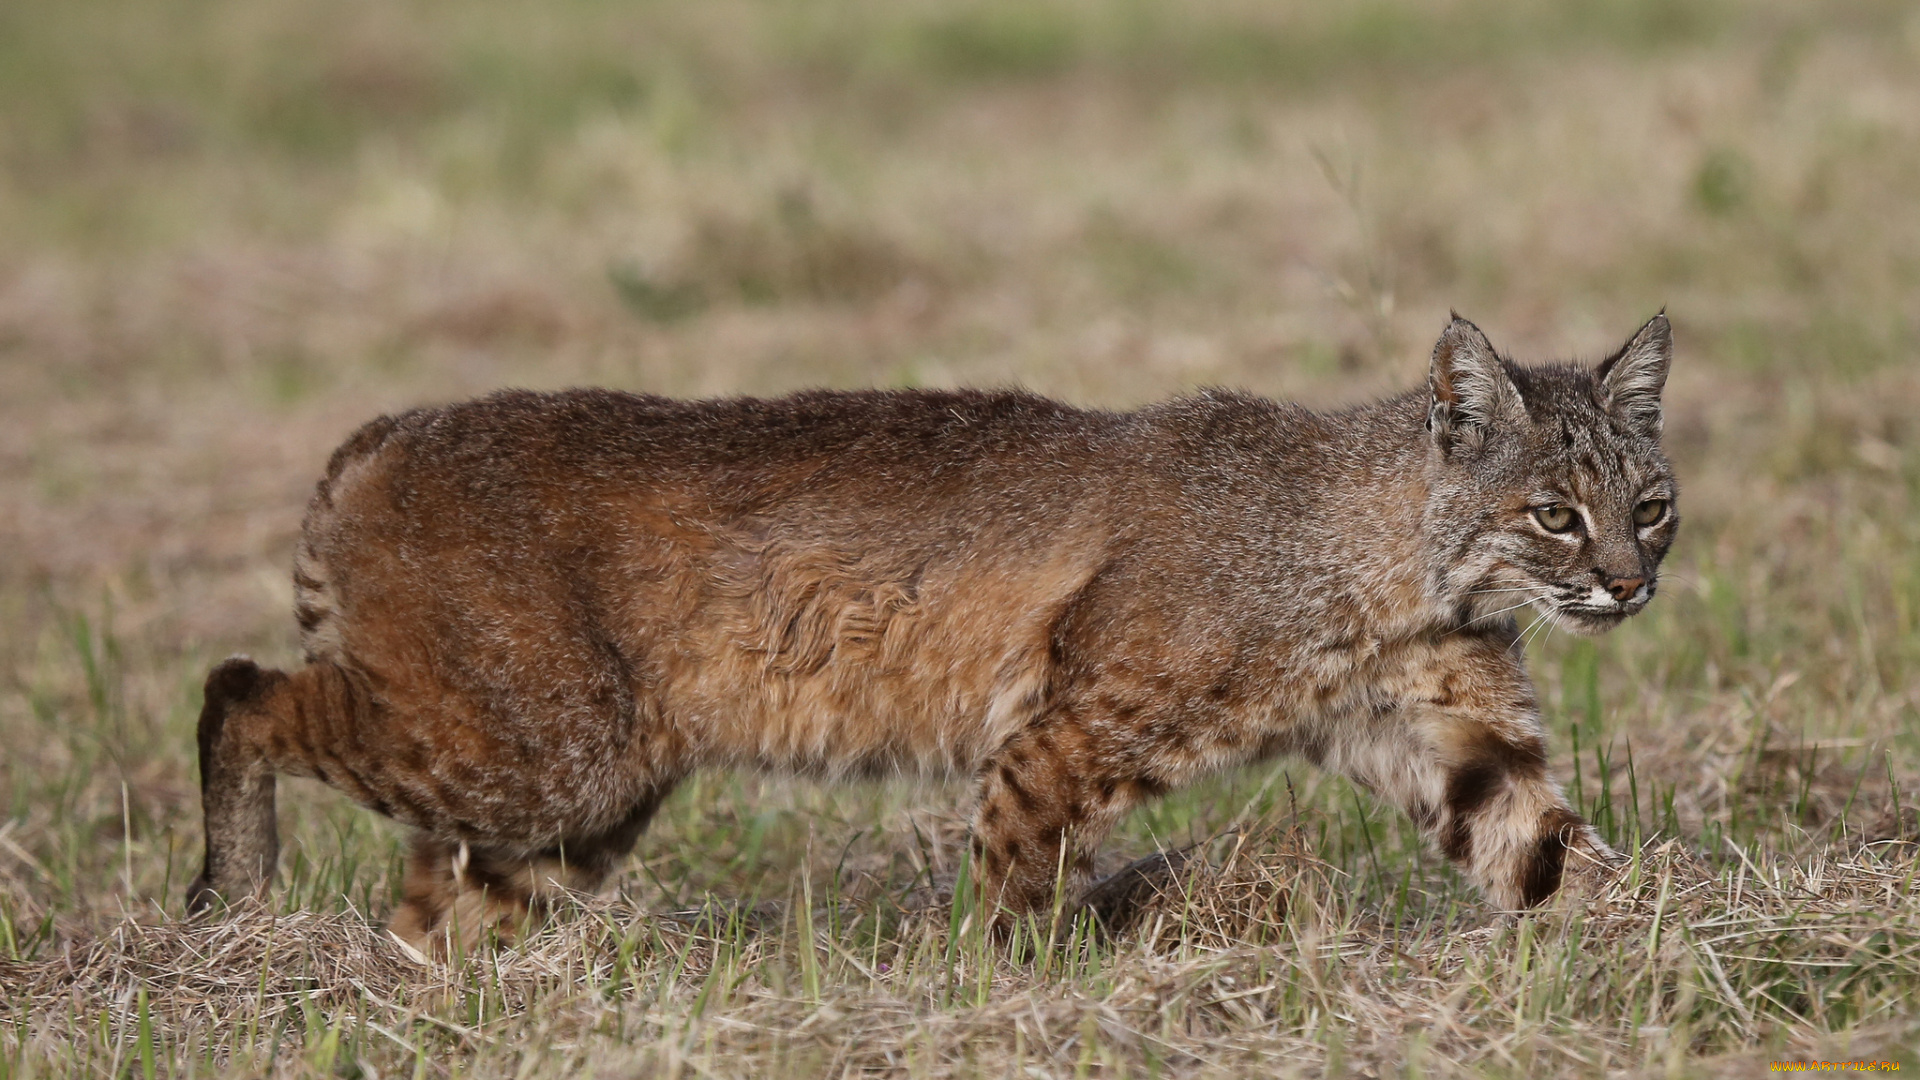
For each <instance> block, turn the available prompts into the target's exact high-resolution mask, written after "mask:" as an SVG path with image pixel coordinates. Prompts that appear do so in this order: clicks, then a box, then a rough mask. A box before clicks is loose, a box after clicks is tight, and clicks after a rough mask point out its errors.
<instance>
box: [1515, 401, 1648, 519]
mask: <svg viewBox="0 0 1920 1080" xmlns="http://www.w3.org/2000/svg"><path fill="white" fill-rule="evenodd" d="M1551 426H1552V428H1553V429H1554V430H1553V431H1552V432H1551V433H1550V439H1549V441H1550V442H1551V443H1552V444H1553V449H1551V450H1547V451H1545V452H1542V453H1541V454H1539V456H1538V458H1537V459H1536V460H1537V461H1538V462H1539V465H1538V467H1537V469H1536V473H1535V477H1536V479H1537V480H1541V481H1546V485H1545V486H1548V487H1550V488H1557V489H1558V490H1559V491H1560V493H1561V494H1563V495H1564V497H1565V498H1567V499H1568V500H1569V501H1572V502H1577V503H1580V504H1582V505H1587V506H1595V505H1599V504H1603V503H1621V502H1626V503H1631V502H1635V501H1638V500H1639V499H1640V498H1641V497H1642V495H1643V494H1644V493H1646V492H1647V491H1648V490H1649V489H1651V488H1653V487H1655V486H1657V485H1659V484H1660V483H1661V482H1663V481H1664V480H1666V478H1667V475H1668V472H1669V470H1668V469H1667V468H1666V463H1665V461H1664V459H1663V458H1662V457H1661V456H1660V452H1659V449H1658V448H1657V447H1654V446H1652V445H1649V444H1647V443H1646V442H1645V440H1644V439H1641V438H1638V437H1636V436H1634V435H1633V434H1632V433H1631V432H1627V431H1624V430H1622V429H1621V425H1620V424H1619V423H1618V422H1617V421H1615V420H1613V419H1612V418H1611V417H1608V416H1605V415H1604V414H1597V415H1595V414H1590V415H1586V416H1580V415H1572V416H1565V415H1563V416H1558V417H1555V418H1554V419H1553V422H1552V425H1551Z"/></svg>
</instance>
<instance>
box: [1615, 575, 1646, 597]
mask: <svg viewBox="0 0 1920 1080" xmlns="http://www.w3.org/2000/svg"><path fill="white" fill-rule="evenodd" d="M1646 583H1647V579H1646V578H1643V577H1623V578H1609V579H1607V591H1608V592H1610V593H1612V594H1613V598H1614V600H1615V601H1617V602H1619V603H1622V604H1624V603H1626V602H1627V601H1629V600H1631V599H1633V594H1634V593H1637V592H1639V591H1640V586H1642V585H1645V584H1646Z"/></svg>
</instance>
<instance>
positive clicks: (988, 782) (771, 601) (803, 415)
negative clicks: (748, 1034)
mask: <svg viewBox="0 0 1920 1080" xmlns="http://www.w3.org/2000/svg"><path fill="white" fill-rule="evenodd" d="M1671 352H1672V344H1671V337H1670V334H1669V330H1668V326H1667V321H1666V318H1665V316H1664V315H1662V316H1657V317H1655V318H1654V319H1653V320H1652V321H1651V322H1649V323H1647V325H1646V326H1645V327H1643V328H1641V330H1640V331H1639V332H1638V333H1637V334H1636V335H1635V336H1634V337H1633V339H1632V340H1631V341H1629V342H1628V343H1627V344H1626V345H1625V346H1624V347H1622V349H1621V350H1620V351H1619V352H1618V353H1616V354H1615V355H1614V356H1613V357H1612V358H1610V359H1608V360H1607V361H1606V362H1605V363H1603V364H1601V365H1600V366H1599V368H1598V369H1597V370H1590V369H1587V368H1584V367H1578V366H1566V365H1561V366H1545V367H1531V368H1523V367H1518V366H1516V365H1514V364H1512V363H1511V362H1509V361H1507V360H1505V359H1503V358H1501V357H1498V356H1496V355H1495V353H1494V351H1493V349H1492V347H1491V346H1490V345H1488V343H1487V341H1486V338H1485V337H1484V336H1482V335H1481V333H1480V332H1479V330H1477V329H1476V328H1474V327H1473V326H1472V324H1470V323H1467V322H1466V321H1464V320H1460V319H1457V318H1456V319H1455V321H1454V322H1453V323H1452V324H1451V325H1449V326H1448V327H1447V330H1446V332H1445V333H1444V334H1443V335H1442V336H1441V338H1440V341H1439V343H1438V345H1437V346H1436V347H1435V349H1434V353H1433V358H1432V363H1431V367H1430V374H1429V379H1428V386H1427V388H1426V389H1425V390H1424V391H1422V392H1417V393H1412V394H1406V395H1403V396H1400V397H1396V398H1393V399H1391V400H1388V401H1385V402H1381V403H1379V404H1375V405H1371V406H1366V407H1363V408H1358V409H1353V410H1350V411H1347V412H1342V413H1336V414H1330V415H1322V414H1316V413H1312V412H1308V411H1307V410H1305V409H1302V408H1299V407H1297V406H1293V405H1286V404H1276V403H1274V402H1271V401H1266V400H1262V399H1259V398H1255V397H1250V396H1246V395H1242V394H1237V393H1228V392H1221V391H1209V392H1204V393H1201V394H1198V395H1196V396H1193V397H1187V398H1180V399H1176V400H1173V401H1169V402H1165V403H1162V404H1158V405H1153V406H1149V407H1147V408H1144V409H1141V410H1139V411H1136V412H1129V413H1113V412H1101V411H1092V410H1083V409H1075V408H1070V407H1068V406H1065V405H1062V404H1059V403H1056V402H1053V401H1050V400H1047V399H1045V398H1041V397H1037V396H1034V395H1031V394H1025V393H1017V392H1007V391H996V392H986V391H867V392H857V393H835V392H824V391H816V392H810V393H804V394H798V395H795V396H793V397H788V398H782V399H778V400H755V399H749V398H739V399H729V400H721V401H705V402H680V401H670V400H666V399H662V398H656V397H642V396H634V395H629V394H622V393H615V392H611V391H604V390H577V391H570V392H566V393H559V394H536V393H528V392H506V393H500V394H496V395H494V396H492V397H488V398H484V399H481V400H478V401H473V402H468V403H465V404H460V405H453V406H448V407H446V408H439V409H420V410H416V411H413V412H408V413H404V414H402V415H399V416H394V417H382V418H380V419H378V420H375V421H373V422H372V423H370V424H368V425H366V426H365V427H364V428H362V429H361V430H360V431H358V432H357V433H355V434H354V435H353V436H352V437H351V438H350V439H348V440H347V442H346V443H345V444H344V445H342V446H341V447H340V449H339V450H337V451H335V453H334V455H333V458H332V460H331V461H330V462H329V463H328V465H327V470H326V475H325V477H324V478H323V479H322V480H321V481H320V483H319V485H318V488H317V490H316V491H315V492H314V496H313V499H312V502H311V503H310V504H309V506H308V509H307V516H306V521H305V524H304V526H303V530H302V534H301V538H300V542H299V547H298V550H297V554H296V558H295V563H294V582H295V585H296V588H297V604H296V607H295V616H296V618H297V619H298V621H299V625H300V630H301V634H302V642H303V645H304V647H305V650H306V656H307V662H306V666H304V667H303V668H301V669H300V670H298V671H294V672H291V673H282V672H277V671H267V670H263V669H261V668H259V667H258V666H256V665H255V664H253V663H252V662H251V661H249V660H246V659H244V658H235V659H232V660H228V661H226V662H225V663H222V664H221V665H219V666H218V667H216V668H214V670H213V672H212V674H210V675H209V676H208V679H207V690H206V703H205V706H204V710H203V712H202V714H201V718H200V755H201V770H202V782H203V799H204V804H205V811H206V828H207V861H206V869H205V871H204V873H203V874H202V875H201V877H200V879H199V880H198V881H196V882H195V883H194V885H193V887H192V889H191V891H190V893H189V904H190V906H191V907H193V908H194V909H196V910H198V909H201V908H204V907H206V906H207V905H209V904H210V903H212V902H213V901H214V900H215V899H216V898H218V897H221V896H226V897H232V896H235V895H237V894H241V893H245V892H248V891H251V890H258V889H263V888H264V887H265V886H266V884H267V883H268V881H269V880H270V879H271V877H272V875H273V872H274V862H275V858H276V855H277V850H278V843H277V839H276V836H275V831H274V797H273V791H274V776H275V774H276V773H282V772H284V773H291V774H295V775H302V776H312V777H317V778H319V779H320V780H323V781H325V782H326V783H329V784H331V785H333V786H334V787H337V788H339V789H340V790H341V791H344V792H346V793H347V794H348V795H349V796H351V797H352V798H354V799H355V800H357V801H358V802H360V803H362V804H364V805H366V806H369V807H371V808H373V809H374V810H377V811H379V812H380V813H382V814H386V815H388V816H390V817H393V818H396V819H398V820H400V821H402V822H405V823H407V824H408V825H411V826H413V827H414V828H415V830H417V832H416V839H415V840H414V847H413V853H412V858H411V863H410V867H409V871H408V876H407V883H406V899H405V903H404V905H403V906H402V908H401V910H400V911H399V913H398V914H397V915H396V916H395V919H394V929H395V931H396V932H397V933H399V934H400V935H401V936H402V937H404V938H406V939H408V940H409V941H411V942H413V943H414V944H415V945H416V946H418V947H421V948H427V947H429V946H430V945H431V944H432V943H436V942H437V943H439V944H441V945H442V946H444V944H445V942H446V937H445V935H446V934H447V933H448V932H449V931H450V930H451V929H452V928H453V927H455V926H457V927H458V930H459V933H460V935H461V936H462V937H464V938H466V939H467V940H469V941H471V940H473V939H475V938H477V936H478V935H479V933H480V932H481V931H482V930H484V929H485V928H486V927H487V926H489V925H493V924H511V923H513V922H515V921H516V920H517V919H518V917H519V916H521V915H523V914H524V913H526V911H527V910H528V909H529V906H530V905H538V904H539V903H541V902H542V900H543V897H545V896H547V895H549V894H550V893H551V892H552V890H554V889H555V888H556V887H565V888H590V887H592V886H594V885H595V884H597V883H598V882H599V881H600V880H601V879H602V878H603V877H604V876H605V875H606V873H607V872H608V871H609V869H611V868H612V866H613V865H614V863H615V861H616V860H617V859H619V858H620V857H621V856H622V855H624V854H625V853H626V852H627V851H628V850H629V849H630V848H631V847H632V846H633V844H634V842H635V841H636V840H637V839H638V837H639V835H640V833H641V832H642V831H643V830H644V829H645V828H646V825H647V821H648V819H649V818H650V817H651V816H652V815H653V812H654V810H655V809H656V808H657V807H658V806H659V805H660V802H661V800H662V799H664V798H665V797H666V795H667V794H668V793H669V792H670V791H671V790H672V789H673V787H674V785H675V784H676V783H677V782H678V781H679V780H680V779H681V778H683V777H685V776H686V775H687V774H688V773H690V772H691V771H693V770H694V769H697V768H702V767H710V766H753V767H760V768H769V769H778V770H787V771H794V772H801V773H808V774H816V775H827V776H836V775H873V774H883V773H895V772H917V773H945V774H962V775H965V776H968V777H971V778H972V780H973V783H974V786H975V790H976V797H977V798H976V810H975V816H974V825H973V841H972V842H973V845H974V849H975V851H976V853H977V857H978V861H977V865H978V866H979V867H980V874H979V877H980V880H981V883H982V886H983V887H984V888H985V889H986V891H987V894H988V896H989V897H990V898H992V899H993V900H995V901H996V902H997V903H998V904H999V905H1001V907H1002V908H1004V909H1005V910H1007V911H1010V912H1014V913H1019V912H1028V911H1034V910H1038V909H1042V908H1044V907H1046V906H1047V905H1048V904H1049V902H1050V901H1051V898H1052V897H1053V895H1054V888H1055V879H1056V876H1057V873H1058V872H1059V871H1060V868H1062V867H1064V869H1065V872H1066V873H1067V874H1068V875H1069V876H1070V877H1071V878H1072V881H1071V882H1070V883H1069V884H1070V885H1071V886H1073V887H1074V888H1076V889H1078V888H1081V887H1084V886H1085V885H1086V883H1087V881H1086V879H1087V877H1088V874H1089V869H1090V866H1091V856H1092V853H1093V850H1094V847H1095V845H1097V844H1098V843H1099V841H1100V839H1101V838H1102V837H1103V836H1104V835H1105V833H1106V832H1107V831H1108V829H1109V828H1111V826H1112V825H1113V824H1114V823H1115V822H1116V821H1117V820H1118V819H1119V818H1120V816H1121V815H1122V814H1124V813H1125V812H1126V811H1127V810H1128V809H1129V808H1130V807H1132V806H1134V805H1136V804H1138V803H1139V802H1140V801H1141V800H1143V799H1148V798H1152V797H1154V796H1157V795H1159V794H1161V793H1162V792H1165V791H1167V790H1169V789H1170V788H1173V787H1175V786H1178V785H1180V784H1184V783H1186V782H1188V781H1190V780H1193V779H1195V778H1196V777H1199V776H1202V775H1205V774H1207V773H1210V772H1214V771H1216V770H1219V769H1222V768H1226V767H1229V766H1233V765H1238V764H1241V763H1245V762H1248V761H1253V760H1258V759H1261V758H1267V757H1271V756H1273V755H1277V754H1283V753H1292V754H1298V755H1300V756H1302V757H1305V758H1307V759H1308V760H1310V761H1312V762H1314V763H1315V764H1318V765H1320V766H1322V767H1324V768H1329V769H1333V770H1336V771H1338V772H1340V773H1343V774H1345V775H1346V776H1349V777H1351V778H1353V779H1354V780H1356V781H1357V782H1359V783H1361V784H1362V785H1364V786H1366V787H1367V788H1369V789H1371V790H1372V791H1373V792H1374V793H1375V794H1376V795H1378V796H1379V797H1381V798H1383V799H1386V800H1388V801H1390V802H1392V803H1394V804H1395V805H1397V806H1399V807H1401V808H1402V809H1403V810H1405V811H1406V813H1407V814H1408V815H1410V816H1411V817H1412V818H1413V820H1414V821H1415V822H1417V823H1418V824H1419V826H1420V827H1421V829H1422V830H1423V831H1424V832H1425V833H1426V834H1427V835H1429V836H1430V837H1431V838H1432V839H1433V841H1434V842H1435V843H1436V844H1437V845H1438V846H1439V848H1440V849H1441V850H1442V851H1444V852H1445V853H1446V855H1447V856H1448V857H1449V858H1451V859H1453V860H1454V861H1455V862H1457V863H1458V864H1460V865H1461V866H1462V867H1463V868H1464V869H1465V871H1466V872H1467V873H1468V875H1469V876H1470V877H1471V878H1472V879H1473V880H1474V881H1475V882H1476V883H1477V884H1478V885H1479V886H1480V888H1482V889H1483V890H1484V891H1485V893H1486V894H1487V896H1488V898H1489V899H1490V900H1491V901H1492V902H1493V903H1494V904H1496V905H1499V906H1500V907H1503V908H1518V907H1523V906H1527V905H1532V904H1536V903H1539V902H1540V901H1541V900H1543V899H1545V898H1546V897H1548V896H1550V895H1551V894H1552V893H1553V892H1554V891H1555V890H1556V889H1557V888H1558V887H1559V885H1560V881H1561V876H1562V872H1563V869H1564V868H1565V866H1566V860H1567V859H1568V858H1569V856H1570V853H1571V854H1572V856H1573V857H1576V858H1594V859H1600V860H1603V861H1604V860H1608V859H1610V858H1612V853H1611V852H1610V851H1609V850H1608V849H1607V847H1606V845H1605V844H1604V843H1602V842H1601V840H1600V839H1599V837H1598V836H1597V835H1596V834H1595V833H1594V831H1593V830H1592V829H1591V828H1590V827H1589V826H1588V825H1587V824H1586V823H1585V822H1583V821H1582V820H1581V819H1580V818H1579V817H1578V816H1576V815H1575V814H1574V813H1573V811H1572V810H1571V809H1570V808H1569V807H1568V805H1567V802H1566V799H1565V798H1564V797H1563V796H1562V794H1561V791H1560V788H1559V786H1558V784H1557V783H1556V782H1555V781H1554V779H1553V778H1552V777H1551V776H1550V775H1549V772H1548V769H1547V752H1546V744H1545V741H1544V738H1543V736H1542V732H1541V727H1540V723H1539V718H1538V710H1537V707H1536V705H1535V700H1534V693H1533V688H1532V686H1531V684H1530V683H1529V681H1528V679H1527V675H1526V671H1525V668H1524V665H1523V660H1524V657H1523V655H1522V651H1521V650H1519V649H1516V648H1515V646H1516V644H1517V629H1516V626H1515V623H1514V620H1513V618H1512V616H1511V612H1512V611H1513V610H1515V609H1517V608H1519V607H1522V606H1527V605H1532V606H1533V607H1534V608H1535V609H1536V610H1537V611H1538V612H1539V613H1540V614H1541V615H1542V616H1543V617H1545V618H1548V619H1551V620H1553V621H1555V622H1556V623H1558V624H1561V625H1564V626H1567V627H1569V628H1572V629H1574V630H1577V631H1583V632H1596V631H1599V630H1603V629H1605V628H1607V627H1609V626H1612V625H1614V624H1616V623H1618V622H1619V621H1620V620H1622V619H1624V618H1626V617H1628V616H1630V615H1632V614H1634V613H1636V612H1638V611H1639V610H1640V609H1641V608H1642V607H1644V606H1645V604H1646V603H1647V601H1648V600H1649V599H1650V598H1651V596H1652V594H1653V592H1654V588H1655V575H1656V571H1657V569H1658V566H1659V563H1660V560H1661V558H1662V556H1664V554H1665V553H1666V550H1667V548H1668V546H1669V545H1670V544H1671V542H1672V540H1673V536H1674V531H1675V529H1676V528H1677V525H1678V518H1677V516H1676V513H1675V510H1674V505H1675V499H1676V494H1677V490H1676V487H1675V483H1674V480H1673V475H1672V469H1671V467H1670V466H1669V464H1668V463H1667V460H1666V458H1665V457H1664V456H1663V455H1662V453H1661V451H1660V446H1659V433H1660V415H1661V414H1660V393H1661V389H1662V387H1663V385H1664V383H1665V379H1666V372H1667V368H1668V364H1669V362H1670V358H1671ZM1063 846H1064V847H1065V850H1063ZM1069 895H1074V894H1072V893H1070V894H1069ZM508 928H509V929H510V926H509V927H508Z"/></svg>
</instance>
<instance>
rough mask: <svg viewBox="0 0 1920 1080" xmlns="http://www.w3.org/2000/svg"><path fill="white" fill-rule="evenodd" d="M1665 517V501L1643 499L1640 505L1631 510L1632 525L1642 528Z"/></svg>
mask: <svg viewBox="0 0 1920 1080" xmlns="http://www.w3.org/2000/svg"><path fill="white" fill-rule="evenodd" d="M1666 516H1667V500H1665V499H1643V500H1641V502H1640V505H1638V506H1636V507H1634V508H1633V523H1634V524H1635V525H1638V526H1641V527H1642V528H1645V527H1646V526H1648V525H1652V524H1655V523H1657V522H1658V521H1659V520H1660V519H1661V518H1663V517H1666Z"/></svg>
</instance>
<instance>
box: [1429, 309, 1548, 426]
mask: <svg viewBox="0 0 1920 1080" xmlns="http://www.w3.org/2000/svg"><path fill="white" fill-rule="evenodd" d="M1427 391H1428V402H1427V430H1428V431H1430V432H1432V433H1433V438H1434V442H1435V444H1436V445H1438V446H1439V447H1440V448H1441V449H1442V450H1451V449H1452V448H1453V447H1455V446H1457V445H1462V444H1470V445H1471V446H1473V447H1477V446H1479V444H1480V443H1481V442H1483V441H1484V440H1485V439H1486V436H1487V433H1488V432H1489V431H1490V430H1492V428H1493V427H1494V426H1495V425H1496V424H1499V423H1501V422H1503V421H1511V420H1515V419H1518V418H1519V417H1522V416H1524V415H1525V413H1526V407H1525V406H1524V405H1523V404H1522V403H1521V401H1520V391H1519V389H1518V388H1517V387H1515V386H1514V385H1513V380H1512V379H1511V378H1509V377H1508V375H1507V369H1506V365H1504V364H1502V363H1501V361H1500V358H1499V357H1498V356H1496V355H1494V351H1493V345H1492V343H1490V342H1488V341H1487V336H1486V335H1485V334H1483V333H1481V332H1480V328H1479V327H1477V326H1475V325H1473V324H1472V323H1470V322H1468V321H1467V320H1465V319H1463V318H1461V317H1460V316H1458V315H1455V316H1454V317H1453V321H1452V322H1450V323H1448V324H1447V328H1446V330H1445V331H1443V332H1442V333H1441V335H1440V340H1439V341H1438V342H1436V343H1434V346H1433V361H1432V363H1431V365H1430V366H1429V367H1428V369H1427Z"/></svg>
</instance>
